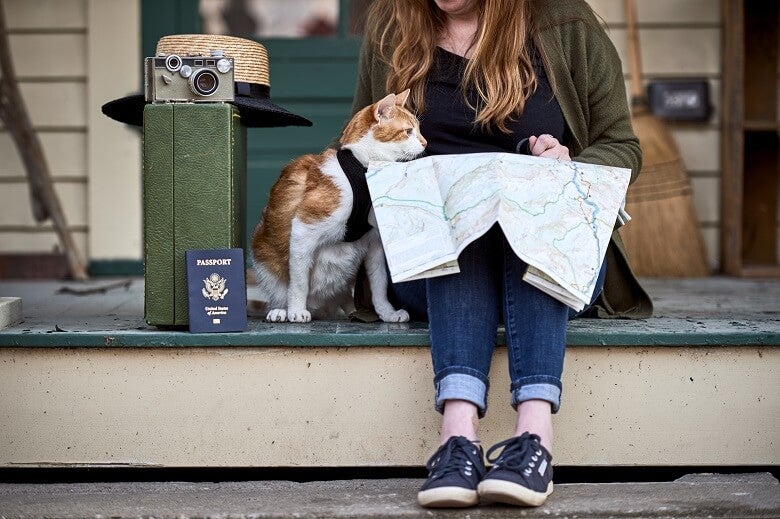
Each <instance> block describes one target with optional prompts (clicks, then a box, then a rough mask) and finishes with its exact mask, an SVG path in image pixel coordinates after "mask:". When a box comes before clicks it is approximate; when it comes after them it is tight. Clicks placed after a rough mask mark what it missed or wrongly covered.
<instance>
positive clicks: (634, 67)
mask: <svg viewBox="0 0 780 519" xmlns="http://www.w3.org/2000/svg"><path fill="white" fill-rule="evenodd" d="M623 5H624V7H625V11H626V33H627V35H628V64H629V67H630V68H631V98H632V100H634V101H636V100H639V99H641V98H643V97H644V95H645V94H644V90H643V89H642V78H641V76H642V73H641V70H642V64H641V61H640V56H639V31H637V23H636V4H635V3H634V0H624V2H623Z"/></svg>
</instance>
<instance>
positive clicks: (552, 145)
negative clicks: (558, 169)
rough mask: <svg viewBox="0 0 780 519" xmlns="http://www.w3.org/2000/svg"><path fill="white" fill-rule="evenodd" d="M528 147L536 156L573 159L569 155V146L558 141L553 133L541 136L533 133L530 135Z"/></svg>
mask: <svg viewBox="0 0 780 519" xmlns="http://www.w3.org/2000/svg"><path fill="white" fill-rule="evenodd" d="M528 149H529V150H531V155H534V156H536V157H546V158H548V159H558V160H571V157H569V148H567V147H566V146H564V145H563V144H561V143H560V142H558V139H556V138H555V137H553V136H552V135H548V134H546V133H545V134H544V135H540V136H539V137H536V136H533V135H532V136H531V137H529V138H528Z"/></svg>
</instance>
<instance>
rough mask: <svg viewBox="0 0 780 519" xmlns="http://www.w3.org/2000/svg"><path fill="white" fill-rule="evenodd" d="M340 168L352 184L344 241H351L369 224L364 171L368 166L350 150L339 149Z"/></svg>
mask: <svg viewBox="0 0 780 519" xmlns="http://www.w3.org/2000/svg"><path fill="white" fill-rule="evenodd" d="M336 158H337V159H338V161H339V165H340V166H341V169H342V170H343V171H344V174H345V175H346V176H347V180H349V185H350V186H352V212H351V213H350V215H349V220H347V232H346V234H345V235H344V241H346V242H353V241H357V240H359V239H360V238H361V237H363V235H364V234H366V233H367V232H368V231H369V229H371V225H370V224H369V223H368V213H369V211H371V195H370V194H369V192H368V182H366V171H367V170H368V168H366V167H365V166H363V164H361V163H360V161H358V159H356V158H355V155H353V154H352V151H351V150H348V149H344V148H342V149H340V150H338V151H337V152H336Z"/></svg>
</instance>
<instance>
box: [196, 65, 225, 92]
mask: <svg viewBox="0 0 780 519" xmlns="http://www.w3.org/2000/svg"><path fill="white" fill-rule="evenodd" d="M218 87H219V78H218V77H217V75H216V74H215V73H214V72H213V71H211V70H207V69H203V70H199V71H197V72H195V73H194V74H193V75H192V77H190V89H191V90H192V91H193V92H195V93H196V94H199V95H202V96H210V95H211V94H213V93H214V92H216V91H217V88H218Z"/></svg>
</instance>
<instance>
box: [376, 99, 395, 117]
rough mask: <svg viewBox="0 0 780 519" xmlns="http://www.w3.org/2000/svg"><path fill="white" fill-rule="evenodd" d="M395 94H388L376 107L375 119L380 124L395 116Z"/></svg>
mask: <svg viewBox="0 0 780 519" xmlns="http://www.w3.org/2000/svg"><path fill="white" fill-rule="evenodd" d="M395 97H396V96H395V94H388V95H387V96H385V97H384V99H382V100H380V101H378V102H377V103H376V106H375V107H374V118H375V119H376V120H377V121H378V122H382V121H387V120H389V119H392V118H393V117H394V116H395Z"/></svg>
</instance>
